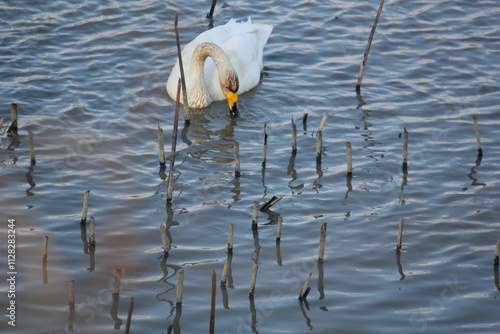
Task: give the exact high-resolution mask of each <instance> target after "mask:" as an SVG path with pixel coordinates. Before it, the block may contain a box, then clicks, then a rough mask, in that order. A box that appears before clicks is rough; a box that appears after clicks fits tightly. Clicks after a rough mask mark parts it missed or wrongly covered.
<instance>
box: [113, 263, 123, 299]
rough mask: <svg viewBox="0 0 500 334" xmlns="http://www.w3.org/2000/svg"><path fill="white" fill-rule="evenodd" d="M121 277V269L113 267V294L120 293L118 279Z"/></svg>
mask: <svg viewBox="0 0 500 334" xmlns="http://www.w3.org/2000/svg"><path fill="white" fill-rule="evenodd" d="M121 279H122V271H121V270H120V269H115V281H114V285H113V296H118V295H119V294H120V281H121Z"/></svg>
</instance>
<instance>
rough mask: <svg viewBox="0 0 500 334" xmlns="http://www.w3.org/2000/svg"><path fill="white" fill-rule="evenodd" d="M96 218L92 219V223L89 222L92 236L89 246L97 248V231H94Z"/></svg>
mask: <svg viewBox="0 0 500 334" xmlns="http://www.w3.org/2000/svg"><path fill="white" fill-rule="evenodd" d="M94 220H95V219H94V217H90V222H89V227H90V228H89V229H90V236H89V246H95V231H94Z"/></svg>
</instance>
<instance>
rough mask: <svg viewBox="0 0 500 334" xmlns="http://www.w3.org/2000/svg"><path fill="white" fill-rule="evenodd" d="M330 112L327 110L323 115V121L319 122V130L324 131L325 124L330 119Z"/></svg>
mask: <svg viewBox="0 0 500 334" xmlns="http://www.w3.org/2000/svg"><path fill="white" fill-rule="evenodd" d="M328 116H329V115H328V113H327V112H326V113H325V114H324V115H323V118H321V122H320V123H319V128H318V132H323V128H324V127H325V124H326V120H327V119H328Z"/></svg>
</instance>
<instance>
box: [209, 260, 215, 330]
mask: <svg viewBox="0 0 500 334" xmlns="http://www.w3.org/2000/svg"><path fill="white" fill-rule="evenodd" d="M215 281H216V275H215V270H213V269H212V299H211V303H210V329H209V333H210V334H214V333H215V297H216V284H215Z"/></svg>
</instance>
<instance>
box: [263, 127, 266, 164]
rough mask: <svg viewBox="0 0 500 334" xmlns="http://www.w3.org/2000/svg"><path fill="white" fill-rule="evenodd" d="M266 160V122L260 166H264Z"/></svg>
mask: <svg viewBox="0 0 500 334" xmlns="http://www.w3.org/2000/svg"><path fill="white" fill-rule="evenodd" d="M266 160H267V132H266V124H264V149H263V150H262V167H266Z"/></svg>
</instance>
